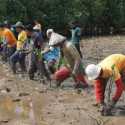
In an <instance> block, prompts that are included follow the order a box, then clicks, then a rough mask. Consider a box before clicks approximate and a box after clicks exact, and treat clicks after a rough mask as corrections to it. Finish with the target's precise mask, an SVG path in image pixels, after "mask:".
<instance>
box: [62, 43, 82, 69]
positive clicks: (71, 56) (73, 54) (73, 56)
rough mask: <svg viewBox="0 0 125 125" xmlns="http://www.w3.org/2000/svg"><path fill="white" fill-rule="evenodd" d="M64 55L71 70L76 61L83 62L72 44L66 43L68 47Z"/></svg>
mask: <svg viewBox="0 0 125 125" xmlns="http://www.w3.org/2000/svg"><path fill="white" fill-rule="evenodd" d="M63 53H64V57H65V60H66V61H67V62H68V63H69V65H70V66H71V68H73V67H74V65H75V61H76V60H81V57H80V54H79V52H78V51H77V49H76V48H75V46H74V45H73V44H72V43H70V42H67V43H66V46H65V47H64V48H63Z"/></svg>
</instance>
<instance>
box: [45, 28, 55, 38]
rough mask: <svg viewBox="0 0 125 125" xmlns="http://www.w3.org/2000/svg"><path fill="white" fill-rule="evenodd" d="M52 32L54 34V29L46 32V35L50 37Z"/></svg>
mask: <svg viewBox="0 0 125 125" xmlns="http://www.w3.org/2000/svg"><path fill="white" fill-rule="evenodd" d="M52 32H54V30H53V29H48V30H47V31H46V35H47V37H48V35H49V33H52Z"/></svg>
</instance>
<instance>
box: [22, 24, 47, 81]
mask: <svg viewBox="0 0 125 125" xmlns="http://www.w3.org/2000/svg"><path fill="white" fill-rule="evenodd" d="M26 33H27V37H28V39H27V41H26V43H25V45H24V50H26V51H27V52H28V54H27V58H28V64H27V70H28V74H29V78H30V79H31V80H33V79H34V74H35V72H36V71H37V69H39V70H41V73H42V74H44V73H45V68H44V63H43V62H42V61H40V64H41V65H40V64H38V63H39V53H40V52H41V49H42V48H43V36H42V35H41V34H40V33H38V32H35V31H34V30H33V26H32V25H30V24H29V25H27V26H26ZM41 60H42V59H41Z"/></svg>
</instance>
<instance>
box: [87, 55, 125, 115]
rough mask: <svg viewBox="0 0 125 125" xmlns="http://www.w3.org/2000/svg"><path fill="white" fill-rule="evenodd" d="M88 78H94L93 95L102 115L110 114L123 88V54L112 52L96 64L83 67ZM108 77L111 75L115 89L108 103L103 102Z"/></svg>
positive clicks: (124, 59)
mask: <svg viewBox="0 0 125 125" xmlns="http://www.w3.org/2000/svg"><path fill="white" fill-rule="evenodd" d="M85 72H86V75H87V76H88V79H89V80H94V85H95V96H96V101H97V104H98V105H100V111H101V113H102V115H111V111H112V109H113V108H114V106H115V104H116V103H117V102H118V100H119V98H120V97H121V95H122V93H123V91H124V90H125V81H124V78H125V55H122V54H113V55H110V56H108V57H107V58H105V59H104V60H103V61H101V62H100V63H99V64H98V65H95V64H90V65H88V66H87V67H86V69H85ZM110 77H113V79H114V81H115V85H116V91H115V94H114V96H113V97H112V100H111V102H109V104H107V105H106V104H105V102H104V99H105V88H106V85H107V82H108V80H109V78H110Z"/></svg>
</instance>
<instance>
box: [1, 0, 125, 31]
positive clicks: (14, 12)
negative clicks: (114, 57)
mask: <svg viewBox="0 0 125 125" xmlns="http://www.w3.org/2000/svg"><path fill="white" fill-rule="evenodd" d="M34 19H38V20H41V21H42V23H43V24H44V25H45V26H47V27H51V26H53V27H55V28H57V29H62V28H64V26H66V25H67V24H68V23H69V22H70V21H73V20H79V21H80V22H81V24H82V26H83V27H84V28H86V29H88V30H96V29H97V28H101V29H104V30H105V31H108V29H109V28H110V27H114V28H115V29H117V30H119V29H121V28H122V27H124V26H125V0H0V21H3V20H10V21H11V22H16V21H18V20H22V21H24V22H28V21H31V20H34ZM95 27H97V28H95Z"/></svg>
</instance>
